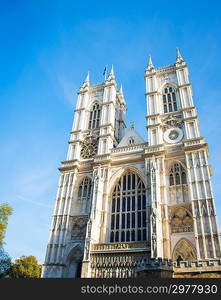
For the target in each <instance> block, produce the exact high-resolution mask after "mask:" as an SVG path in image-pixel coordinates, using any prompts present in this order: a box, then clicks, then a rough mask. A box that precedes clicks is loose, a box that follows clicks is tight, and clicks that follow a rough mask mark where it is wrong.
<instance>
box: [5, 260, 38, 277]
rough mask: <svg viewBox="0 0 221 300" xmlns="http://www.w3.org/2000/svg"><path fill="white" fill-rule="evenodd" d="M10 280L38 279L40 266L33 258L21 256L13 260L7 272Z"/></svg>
mask: <svg viewBox="0 0 221 300" xmlns="http://www.w3.org/2000/svg"><path fill="white" fill-rule="evenodd" d="M9 276H10V277H11V278H40V277H41V265H39V264H38V261H37V259H36V257H35V256H22V257H20V258H18V259H16V260H15V263H14V264H13V265H12V266H11V268H10V270H9Z"/></svg>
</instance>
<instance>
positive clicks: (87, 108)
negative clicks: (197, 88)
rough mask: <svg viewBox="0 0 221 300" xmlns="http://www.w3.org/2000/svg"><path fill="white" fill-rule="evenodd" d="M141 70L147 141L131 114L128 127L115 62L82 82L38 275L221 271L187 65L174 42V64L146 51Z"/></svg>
mask: <svg viewBox="0 0 221 300" xmlns="http://www.w3.org/2000/svg"><path fill="white" fill-rule="evenodd" d="M144 78H145V88H146V93H145V97H146V108H147V115H146V122H147V126H146V127H147V130H148V140H147V141H146V140H144V139H143V138H142V137H141V136H140V135H139V133H138V132H137V131H136V129H135V126H134V123H133V121H131V122H130V128H129V129H127V130H126V131H125V128H126V125H125V114H126V99H125V98H124V94H123V90H122V87H121V88H120V89H118V87H117V83H116V80H115V75H114V69H113V67H112V69H111V71H110V73H109V74H108V76H107V77H106V78H105V80H104V82H102V83H99V84H96V85H92V84H91V83H90V78H89V74H88V75H87V77H86V79H85V81H84V82H83V84H82V86H81V87H80V89H79V91H78V93H77V104H76V109H75V114H74V122H73V127H72V130H71V134H70V140H69V144H68V154H67V158H66V160H65V161H62V163H61V166H60V167H59V170H60V179H59V184H58V189H57V196H56V201H55V207H54V212H53V216H52V224H51V229H50V236H49V241H48V246H47V252H46V258H45V263H44V266H43V271H42V277H57V278H62V277H69V278H76V277H83V278H110V277H115V278H130V277H140V276H148V274H154V272H157V271H159V272H158V274H161V275H159V276H161V277H172V276H173V277H174V276H175V277H176V276H177V277H179V276H181V277H182V276H184V277H185V276H186V277H188V276H190V274H192V275H191V276H194V274H195V275H197V274H202V273H203V272H205V274H209V273H210V274H211V272H212V274H215V275H217V276H219V275H218V274H220V272H221V244H220V236H219V229H218V228H219V227H218V223H217V216H216V208H215V203H214V198H213V192H212V187H211V167H210V165H209V163H208V145H207V143H206V141H205V139H204V138H203V136H202V135H201V132H200V129H199V124H198V116H197V110H196V107H195V106H194V102H193V97H192V87H191V83H190V82H189V73H188V66H187V64H186V62H185V60H184V59H183V57H182V56H181V54H180V52H179V50H178V49H177V52H176V59H175V63H174V64H172V65H169V66H164V67H160V68H156V67H155V66H154V64H153V62H152V59H151V57H149V61H148V65H147V67H146V69H145V75H144ZM143 103H144V105H145V101H143ZM134 109H135V108H134ZM188 272H189V275H188ZM171 274H173V275H171ZM174 274H175V275H174ZM177 274H178V275H177ZM179 274H180V275H179ZM182 274H183V275H182Z"/></svg>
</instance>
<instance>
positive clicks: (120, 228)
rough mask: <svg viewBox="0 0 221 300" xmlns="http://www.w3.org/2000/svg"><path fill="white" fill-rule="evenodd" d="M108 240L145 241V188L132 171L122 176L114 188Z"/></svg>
mask: <svg viewBox="0 0 221 300" xmlns="http://www.w3.org/2000/svg"><path fill="white" fill-rule="evenodd" d="M111 210H112V211H111V232H110V242H130V241H146V240H147V230H146V218H147V216H146V189H145V186H144V183H143V182H142V180H141V179H140V177H139V176H138V175H136V174H133V173H127V174H125V175H124V176H122V177H121V178H120V180H119V182H118V183H117V185H116V186H115V188H114V191H113V194H112V207H111Z"/></svg>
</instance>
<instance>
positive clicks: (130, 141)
mask: <svg viewBox="0 0 221 300" xmlns="http://www.w3.org/2000/svg"><path fill="white" fill-rule="evenodd" d="M134 143H135V141H134V138H132V137H130V139H129V145H133V144H134Z"/></svg>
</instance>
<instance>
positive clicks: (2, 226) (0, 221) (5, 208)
mask: <svg viewBox="0 0 221 300" xmlns="http://www.w3.org/2000/svg"><path fill="white" fill-rule="evenodd" d="M12 211H13V210H12V208H11V207H10V206H9V205H8V204H7V203H2V204H0V247H2V246H3V241H4V237H5V231H6V228H7V225H8V217H9V216H10V215H11V214H12Z"/></svg>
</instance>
